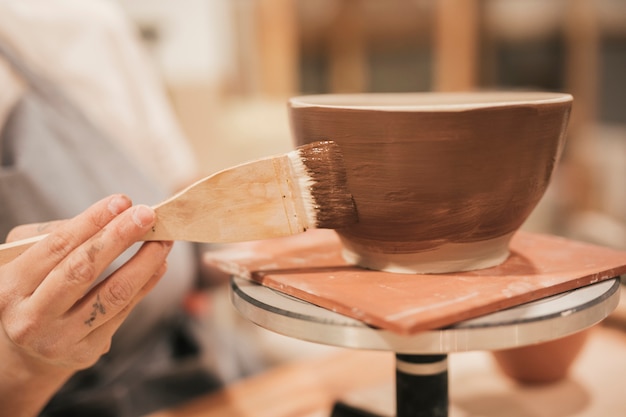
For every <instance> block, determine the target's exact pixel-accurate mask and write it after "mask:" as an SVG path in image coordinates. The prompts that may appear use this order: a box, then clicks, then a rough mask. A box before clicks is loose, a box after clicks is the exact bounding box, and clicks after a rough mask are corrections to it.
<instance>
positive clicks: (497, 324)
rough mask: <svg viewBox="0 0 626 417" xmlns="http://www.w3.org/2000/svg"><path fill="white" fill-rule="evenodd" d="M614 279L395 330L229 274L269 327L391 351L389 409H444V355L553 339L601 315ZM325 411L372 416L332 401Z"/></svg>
mask: <svg viewBox="0 0 626 417" xmlns="http://www.w3.org/2000/svg"><path fill="white" fill-rule="evenodd" d="M619 285H620V283H619V279H617V278H615V279H611V280H607V281H603V282H600V283H597V284H593V285H590V286H586V287H583V288H579V289H576V290H572V291H569V292H567V293H564V294H559V295H555V296H552V297H548V298H546V299H542V300H539V301H535V302H531V303H528V304H524V305H521V306H518V307H514V308H511V309H507V310H503V311H500V312H496V313H492V314H489V315H486V316H483V317H480V318H477V319H472V320H467V321H464V322H462V323H458V324H456V325H454V326H451V327H448V328H445V329H441V330H431V331H425V332H420V333H418V334H416V335H410V336H402V335H398V334H395V333H390V332H388V331H385V330H380V329H376V328H372V327H369V326H367V325H365V324H363V323H362V322H360V321H358V320H355V319H351V318H349V317H346V316H344V315H340V314H337V313H333V312H332V311H330V310H327V309H324V308H320V307H317V306H315V305H313V304H310V303H308V302H306V301H302V300H300V299H297V298H295V297H292V296H289V295H285V294H283V293H280V292H278V291H275V290H273V289H270V288H267V287H265V286H262V285H260V284H257V283H255V282H251V281H249V280H245V279H241V278H234V279H233V280H232V299H233V303H234V305H235V307H236V308H237V309H238V310H239V311H240V312H241V313H242V314H243V315H244V316H245V317H246V318H247V319H249V320H251V321H252V322H254V323H256V324H258V325H260V326H261V327H264V328H266V329H268V330H272V331H275V332H277V333H280V334H283V335H286V336H291V337H295V338H298V339H302V340H308V341H311V342H317V343H322V344H328V345H334V346H343V347H350V348H359V349H371V350H391V351H394V352H395V354H396V412H397V413H396V416H397V417H416V416H424V417H426V416H428V417H435V416H437V417H439V416H447V415H448V366H447V355H448V353H452V352H462V351H470V350H492V349H503V348H511V347H517V346H524V345H528V344H532V343H536V342H540V341H548V340H552V339H556V338H558V337H561V336H565V335H566V334H570V333H573V332H576V331H578V330H582V329H585V328H587V327H589V326H592V325H594V324H596V323H598V322H599V321H601V320H602V319H604V318H605V317H606V316H607V315H608V314H609V313H610V312H611V311H613V309H614V308H615V307H616V306H617V303H618V301H619ZM332 416H333V417H357V416H361V417H366V416H371V417H373V416H374V414H371V413H369V412H367V411H364V410H357V409H353V408H351V407H350V406H347V405H344V404H337V405H336V407H335V409H334V411H333V415H332Z"/></svg>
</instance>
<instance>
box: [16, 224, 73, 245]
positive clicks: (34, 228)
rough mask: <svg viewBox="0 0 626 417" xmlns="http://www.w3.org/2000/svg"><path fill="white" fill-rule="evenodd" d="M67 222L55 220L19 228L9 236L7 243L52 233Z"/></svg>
mask: <svg viewBox="0 0 626 417" xmlns="http://www.w3.org/2000/svg"><path fill="white" fill-rule="evenodd" d="M66 221H67V220H55V221H50V222H46V223H31V224H24V225H20V226H17V227H15V228H13V229H12V230H11V231H10V232H9V234H8V235H7V243H10V242H14V241H16V240H21V239H28V238H30V237H35V236H39V235H43V234H46V233H50V232H52V231H53V230H55V229H57V228H58V227H59V226H61V225H62V224H64V223H65V222H66Z"/></svg>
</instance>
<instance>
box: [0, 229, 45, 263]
mask: <svg viewBox="0 0 626 417" xmlns="http://www.w3.org/2000/svg"><path fill="white" fill-rule="evenodd" d="M46 236H48V235H47V234H45V235H38V236H35V237H31V238H28V239H22V240H16V241H15V242H11V243H5V244H2V245H0V265H4V264H6V263H9V262H11V261H12V260H13V259H15V258H17V257H18V256H19V255H20V254H21V253H22V252H24V251H25V250H26V249H28V248H30V247H31V246H33V245H34V244H35V243H37V242H39V241H40V240H42V239H43V238H45V237H46Z"/></svg>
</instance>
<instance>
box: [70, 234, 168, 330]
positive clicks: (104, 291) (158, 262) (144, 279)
mask: <svg viewBox="0 0 626 417" xmlns="http://www.w3.org/2000/svg"><path fill="white" fill-rule="evenodd" d="M171 247H172V242H146V243H144V244H143V245H142V247H141V249H140V250H139V251H138V252H137V253H136V254H135V255H134V256H133V257H132V258H131V259H130V260H129V261H128V262H126V264H124V266H123V267H121V268H119V269H118V270H117V271H115V272H114V273H113V274H111V276H109V277H108V278H107V279H106V280H104V281H102V282H101V283H100V284H98V285H97V286H96V287H94V288H93V289H91V290H90V291H89V293H88V294H86V295H85V296H84V297H83V299H82V300H81V301H80V302H79V303H78V304H77V305H76V306H74V307H73V308H72V309H71V310H70V312H69V315H71V316H73V317H75V318H73V319H72V320H73V321H74V322H75V323H74V324H79V325H82V327H83V330H84V331H86V330H88V329H94V328H96V327H98V326H100V325H102V324H103V323H106V322H107V321H109V320H110V319H112V318H114V317H116V316H118V315H120V313H124V312H126V314H128V311H130V307H131V306H132V305H133V303H134V301H135V300H136V299H137V298H138V297H141V296H142V295H143V294H144V292H145V291H146V285H148V283H149V282H151V280H152V279H154V277H155V276H160V275H161V274H162V272H164V271H162V269H163V265H164V264H165V260H166V258H167V255H168V253H169V252H170V249H171ZM126 314H122V315H123V316H124V317H125V316H126Z"/></svg>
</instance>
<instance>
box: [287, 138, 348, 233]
mask: <svg viewBox="0 0 626 417" xmlns="http://www.w3.org/2000/svg"><path fill="white" fill-rule="evenodd" d="M298 153H299V156H300V159H301V161H302V163H303V164H304V167H305V169H306V171H307V173H308V175H309V176H310V180H311V183H310V186H309V187H308V188H309V190H310V192H311V197H312V199H313V202H312V203H313V204H312V206H313V207H312V209H313V210H314V216H315V219H316V226H315V227H318V228H322V229H340V228H342V227H345V226H348V225H351V224H354V223H356V222H358V215H357V209H356V205H355V203H354V199H353V198H352V194H351V193H350V191H349V189H348V175H347V172H346V167H345V165H344V160H343V155H342V153H341V150H340V149H339V146H338V145H337V144H336V143H335V142H333V141H321V142H314V143H310V144H308V145H303V146H300V147H298Z"/></svg>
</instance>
